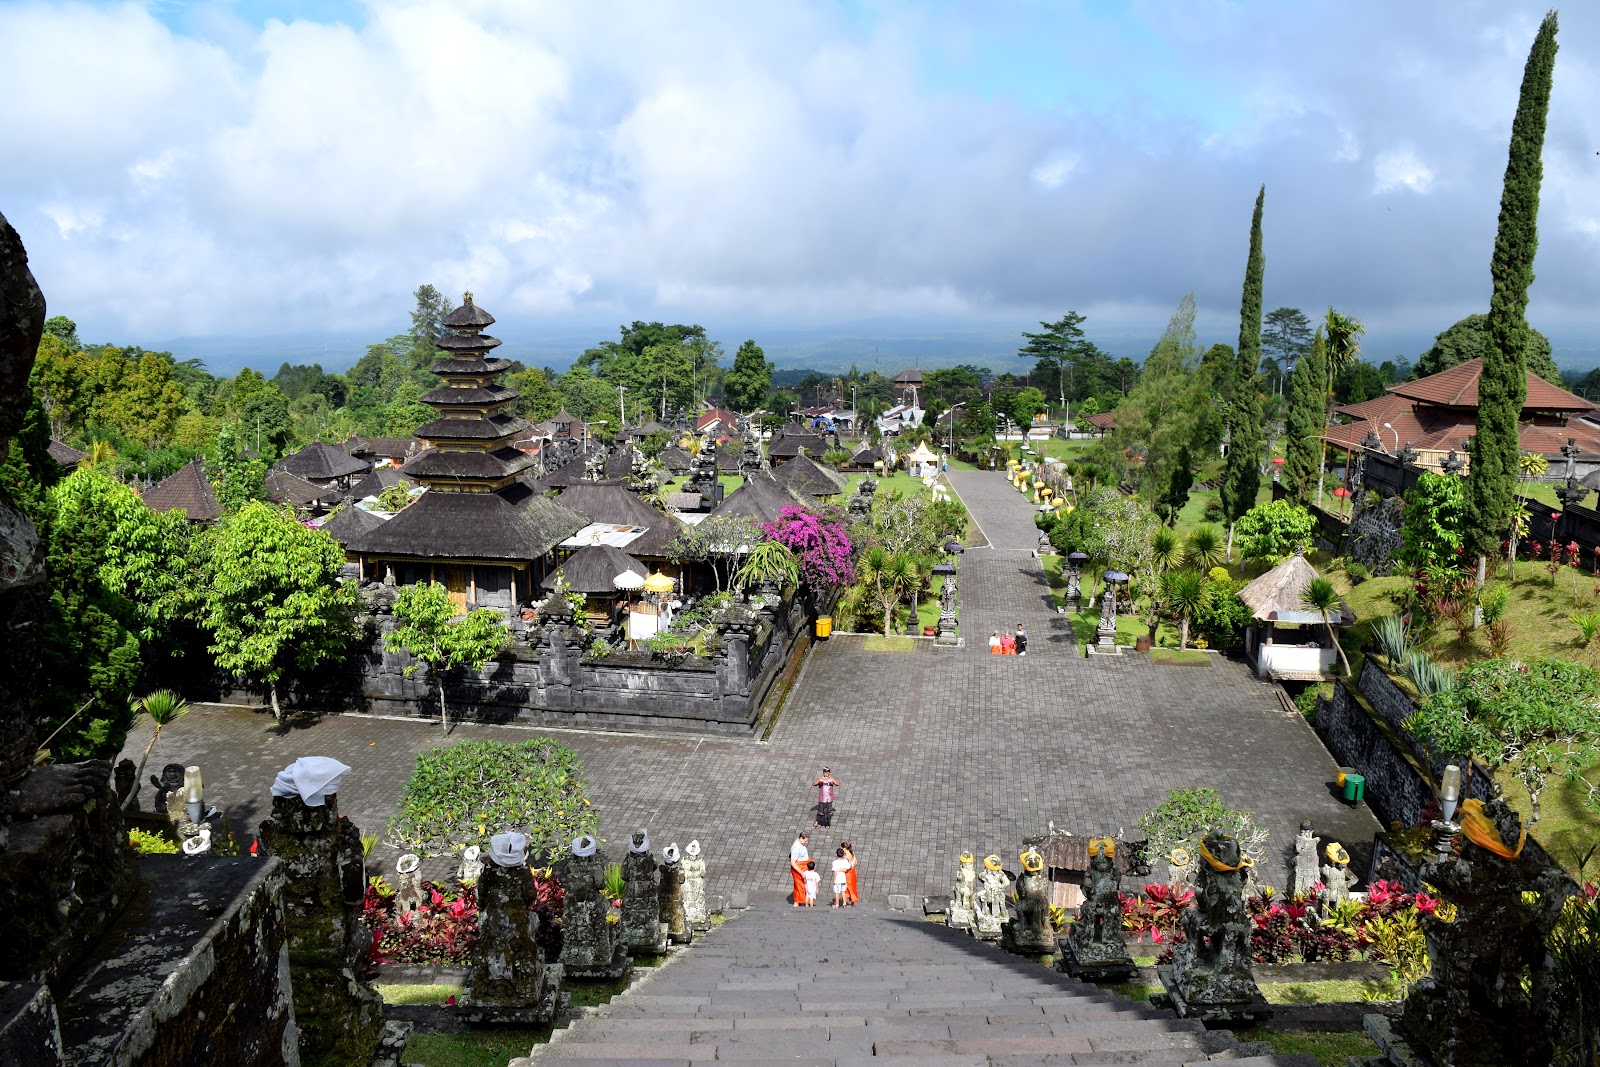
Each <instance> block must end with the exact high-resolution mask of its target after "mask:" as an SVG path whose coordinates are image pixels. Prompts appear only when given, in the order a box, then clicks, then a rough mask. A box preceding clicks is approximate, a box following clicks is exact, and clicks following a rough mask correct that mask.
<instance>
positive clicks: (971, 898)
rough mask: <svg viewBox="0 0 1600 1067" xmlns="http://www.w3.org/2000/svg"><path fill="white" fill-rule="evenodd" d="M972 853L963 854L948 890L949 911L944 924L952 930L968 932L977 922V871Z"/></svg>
mask: <svg viewBox="0 0 1600 1067" xmlns="http://www.w3.org/2000/svg"><path fill="white" fill-rule="evenodd" d="M976 862H977V861H976V860H975V859H974V858H973V856H972V853H970V852H963V853H962V854H961V857H960V864H959V865H958V866H957V867H956V882H955V885H954V886H952V887H951V889H950V910H949V911H948V912H947V913H946V914H945V917H944V924H945V925H946V926H948V927H950V928H951V929H954V930H970V929H971V928H972V924H973V923H974V922H976V921H977V911H978V871H977V868H976V867H974V866H973V864H974V863H976Z"/></svg>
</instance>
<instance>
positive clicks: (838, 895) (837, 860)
mask: <svg viewBox="0 0 1600 1067" xmlns="http://www.w3.org/2000/svg"><path fill="white" fill-rule="evenodd" d="M833 855H834V860H833V906H834V907H836V908H842V907H844V906H845V889H846V887H847V883H848V880H849V876H850V861H849V860H847V859H845V855H844V849H842V848H838V849H834V852H833Z"/></svg>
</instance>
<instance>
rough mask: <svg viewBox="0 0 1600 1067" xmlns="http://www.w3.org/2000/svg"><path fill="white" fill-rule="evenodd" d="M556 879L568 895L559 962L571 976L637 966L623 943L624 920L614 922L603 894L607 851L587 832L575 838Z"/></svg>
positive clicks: (609, 974)
mask: <svg viewBox="0 0 1600 1067" xmlns="http://www.w3.org/2000/svg"><path fill="white" fill-rule="evenodd" d="M561 867H562V869H561V870H560V871H559V872H557V880H558V881H559V882H560V883H561V884H562V886H564V887H565V888H566V892H567V896H566V902H565V905H564V915H563V918H562V922H561V935H562V936H561V965H562V970H563V973H564V974H565V976H566V977H567V978H569V979H583V980H612V979H617V978H622V977H625V976H626V975H627V974H628V973H629V972H630V971H632V970H633V964H632V962H631V961H630V960H629V959H628V950H627V949H626V948H624V947H623V945H622V938H621V936H620V934H621V930H620V924H617V926H615V927H614V926H613V924H612V923H611V922H610V918H611V902H610V901H608V900H607V899H606V898H605V893H604V892H603V890H604V889H605V884H606V855H605V853H604V852H601V851H600V846H599V842H597V841H595V839H594V838H592V837H590V836H589V835H588V834H584V835H583V836H582V837H580V838H577V839H576V840H574V841H573V842H572V852H571V855H569V856H568V857H567V858H566V859H564V860H562V861H561Z"/></svg>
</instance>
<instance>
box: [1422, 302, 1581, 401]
mask: <svg viewBox="0 0 1600 1067" xmlns="http://www.w3.org/2000/svg"><path fill="white" fill-rule="evenodd" d="M1525 342H1526V343H1525V344H1524V345H1523V348H1522V362H1523V365H1524V366H1525V367H1526V368H1527V369H1528V370H1530V371H1532V372H1533V373H1534V374H1537V375H1538V376H1539V377H1541V378H1543V379H1544V380H1545V381H1547V382H1550V383H1552V384H1555V385H1560V384H1561V380H1562V375H1561V371H1560V369H1559V368H1557V367H1556V361H1555V355H1554V354H1553V350H1552V349H1551V347H1550V338H1548V337H1546V336H1545V335H1544V334H1542V333H1540V332H1539V331H1538V330H1536V329H1534V328H1533V327H1532V326H1529V327H1528V330H1527V334H1526V336H1525ZM1488 351H1489V316H1487V315H1485V314H1483V313H1481V312H1479V313H1477V314H1473V315H1468V316H1467V317H1466V318H1464V319H1462V320H1461V321H1460V322H1458V323H1456V324H1455V325H1453V326H1451V327H1450V328H1449V329H1447V330H1445V331H1444V332H1443V333H1441V334H1439V335H1438V336H1437V337H1435V338H1434V339H1433V347H1431V348H1429V349H1428V350H1427V351H1426V352H1424V353H1423V354H1422V355H1420V356H1418V357H1417V365H1416V375H1417V377H1419V378H1425V377H1427V376H1428V375H1430V374H1438V373H1439V372H1440V371H1445V370H1449V369H1450V368H1451V367H1454V366H1455V365H1456V364H1457V363H1465V362H1466V361H1467V360H1469V359H1479V358H1481V357H1483V356H1485V355H1487V354H1488Z"/></svg>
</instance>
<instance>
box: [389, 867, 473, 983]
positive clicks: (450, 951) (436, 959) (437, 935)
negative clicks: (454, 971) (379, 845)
mask: <svg viewBox="0 0 1600 1067" xmlns="http://www.w3.org/2000/svg"><path fill="white" fill-rule="evenodd" d="M422 889H423V893H424V894H425V896H426V898H427V899H425V900H424V901H423V903H422V905H421V906H420V907H419V908H417V910H416V911H413V912H410V913H409V914H406V915H396V914H395V908H394V904H395V898H394V891H393V890H392V889H389V887H388V885H387V884H385V883H384V882H383V879H381V878H374V879H372V880H371V881H370V882H369V883H368V884H367V893H366V897H365V898H364V899H363V900H362V902H361V918H362V921H363V922H365V923H366V924H367V928H368V929H369V930H371V931H372V962H373V963H464V962H466V960H467V958H468V953H469V952H470V951H471V949H472V945H473V943H474V942H475V941H477V940H478V898H477V896H476V895H475V894H474V893H473V891H472V889H471V888H470V887H467V888H463V889H460V890H458V891H451V890H448V889H446V888H445V887H443V886H441V885H439V884H437V883H435V882H424V883H423V885H422ZM385 890H388V892H387V893H386V892H385Z"/></svg>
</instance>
